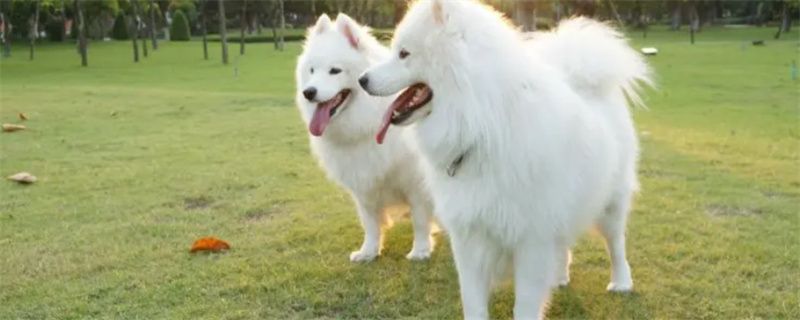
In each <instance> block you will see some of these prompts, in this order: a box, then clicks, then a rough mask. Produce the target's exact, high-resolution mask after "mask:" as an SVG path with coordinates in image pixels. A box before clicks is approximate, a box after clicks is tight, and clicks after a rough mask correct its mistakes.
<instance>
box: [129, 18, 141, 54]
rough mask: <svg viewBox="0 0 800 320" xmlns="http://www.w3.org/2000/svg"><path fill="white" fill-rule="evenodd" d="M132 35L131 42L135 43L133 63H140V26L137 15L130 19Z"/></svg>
mask: <svg viewBox="0 0 800 320" xmlns="http://www.w3.org/2000/svg"><path fill="white" fill-rule="evenodd" d="M129 19H130V22H129V23H130V25H131V27H130V30H131V32H130V34H131V42H132V43H133V62H139V37H138V34H139V30H138V29H139V26H138V25H137V23H136V14H134V15H133V17H130V18H129Z"/></svg>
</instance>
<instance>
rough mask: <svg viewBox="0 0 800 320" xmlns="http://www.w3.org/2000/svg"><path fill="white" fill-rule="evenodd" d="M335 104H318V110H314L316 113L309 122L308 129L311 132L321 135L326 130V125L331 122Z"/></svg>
mask: <svg viewBox="0 0 800 320" xmlns="http://www.w3.org/2000/svg"><path fill="white" fill-rule="evenodd" d="M334 106H335V104H334V103H320V104H319V105H317V110H314V115H313V116H312V117H311V123H309V124H308V131H309V132H311V134H313V135H314V136H317V137H319V136H321V135H322V133H323V132H325V127H327V126H328V123H329V122H331V109H332V108H333V107H334Z"/></svg>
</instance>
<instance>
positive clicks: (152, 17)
mask: <svg viewBox="0 0 800 320" xmlns="http://www.w3.org/2000/svg"><path fill="white" fill-rule="evenodd" d="M156 30H158V29H156V3H155V1H153V0H150V28H148V31H149V32H150V42H151V43H152V44H153V51H156V50H158V39H157V36H156Z"/></svg>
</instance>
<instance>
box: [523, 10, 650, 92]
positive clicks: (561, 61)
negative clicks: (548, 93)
mask: <svg viewBox="0 0 800 320" xmlns="http://www.w3.org/2000/svg"><path fill="white" fill-rule="evenodd" d="M528 42H529V44H530V46H531V47H533V48H534V50H537V51H538V52H539V53H540V54H541V55H542V56H543V57H544V58H545V60H546V61H547V62H548V63H552V64H554V65H555V66H556V67H558V68H559V69H561V70H562V71H564V73H565V74H566V77H567V80H568V81H569V82H570V84H572V85H573V86H574V87H575V88H576V89H579V90H580V91H581V92H584V93H588V94H591V95H596V96H597V97H606V96H608V95H609V94H616V93H618V92H619V91H620V90H621V91H622V93H623V94H625V96H627V97H628V100H629V101H630V103H631V104H633V105H634V106H641V107H644V102H643V101H642V98H641V95H640V93H641V91H642V89H643V87H644V86H650V87H653V86H654V83H653V80H652V77H651V71H650V67H649V66H648V65H647V62H645V60H644V57H643V56H642V54H640V53H639V52H637V51H635V50H634V49H633V48H631V47H630V45H628V42H627V40H626V39H625V38H624V37H623V35H622V34H621V33H619V32H618V31H616V30H615V29H614V28H612V27H610V26H608V25H606V24H604V23H601V22H598V21H595V20H592V19H587V18H581V17H578V18H572V19H568V20H565V21H563V22H561V23H559V25H558V28H556V29H555V30H554V31H551V32H536V33H532V34H530V36H529V41H528Z"/></svg>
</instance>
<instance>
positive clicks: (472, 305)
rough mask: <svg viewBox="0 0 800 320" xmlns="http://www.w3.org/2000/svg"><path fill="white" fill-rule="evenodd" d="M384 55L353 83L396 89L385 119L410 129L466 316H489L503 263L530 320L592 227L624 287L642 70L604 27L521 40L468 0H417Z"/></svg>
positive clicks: (521, 314)
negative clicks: (635, 105) (633, 111)
mask: <svg viewBox="0 0 800 320" xmlns="http://www.w3.org/2000/svg"><path fill="white" fill-rule="evenodd" d="M391 52H392V54H391V56H390V57H388V58H387V59H385V60H384V61H383V62H381V63H380V64H377V65H375V66H373V67H371V68H370V69H369V70H367V71H366V72H365V73H364V74H363V76H362V77H361V78H360V79H359V82H360V84H361V85H362V87H363V88H365V89H366V91H367V92H369V93H370V94H374V95H379V96H388V95H392V94H394V93H396V92H398V91H400V90H402V89H404V88H405V91H404V92H403V93H401V94H400V95H399V96H397V99H396V100H395V101H394V102H392V104H391V106H390V107H389V110H388V111H387V112H386V114H385V115H384V126H383V127H382V129H381V131H380V132H379V134H378V140H379V141H380V140H381V139H383V138H384V135H385V134H386V132H387V130H388V127H389V125H390V124H395V125H399V126H409V129H410V131H409V132H408V133H409V134H410V136H411V140H412V142H413V143H414V147H415V149H416V150H417V152H418V153H419V154H420V155H421V157H422V163H423V166H424V170H425V178H426V181H427V182H428V183H429V186H430V190H431V192H432V195H433V199H434V203H435V210H434V211H435V212H436V214H437V218H438V219H439V221H440V222H441V223H442V225H443V227H444V229H445V230H446V231H447V232H448V233H449V234H450V238H451V244H452V248H453V253H454V256H455V262H456V267H457V269H458V276H459V283H460V286H461V298H462V303H463V307H464V315H465V317H466V318H468V319H485V318H487V317H488V306H487V305H488V301H489V295H490V289H491V286H492V282H493V280H496V279H497V277H498V276H502V275H503V273H504V272H505V271H506V270H507V269H512V270H513V271H514V282H515V304H514V317H515V318H517V319H535V318H542V317H543V315H544V313H545V311H546V305H547V301H548V299H549V296H550V291H551V288H553V287H554V286H556V285H558V284H562V285H565V284H566V283H567V282H568V281H569V271H568V268H569V263H570V253H569V248H570V247H571V246H572V245H573V244H574V243H575V241H576V238H578V237H579V236H580V235H581V234H582V233H583V232H584V231H585V230H587V229H588V228H590V227H591V226H592V225H596V226H597V227H598V229H599V231H600V233H601V234H602V235H603V236H604V237H605V239H606V241H607V248H608V252H609V254H610V256H611V263H612V266H611V282H610V284H609V285H608V290H610V291H629V290H632V288H633V280H632V279H631V270H630V267H629V265H628V262H627V260H626V257H625V224H626V220H627V216H628V211H629V207H630V204H631V198H632V196H633V194H634V192H635V191H636V189H637V178H636V162H637V157H638V142H637V138H636V133H635V130H634V127H633V123H632V120H631V116H630V111H629V110H628V101H626V95H627V96H628V98H629V99H631V101H634V102H640V101H641V100H639V98H638V95H637V89H638V85H637V83H638V82H639V81H644V82H645V83H649V72H648V67H647V65H646V64H645V63H644V62H643V60H642V59H641V57H640V56H639V55H638V54H637V53H636V52H635V51H633V50H632V49H631V48H630V47H629V46H628V45H627V43H626V42H625V40H623V39H621V37H620V35H619V34H618V33H616V32H615V31H613V30H612V29H610V28H608V27H607V26H605V25H603V24H600V23H597V22H593V21H590V20H574V21H570V22H567V23H566V24H563V25H562V26H561V27H560V28H559V29H558V30H557V31H556V32H554V33H550V34H537V35H534V38H533V39H528V36H527V35H523V34H521V33H519V32H518V31H517V30H516V29H515V28H513V27H512V26H511V25H509V24H508V23H507V21H505V20H504V19H503V18H502V17H501V16H500V15H499V14H498V13H497V12H496V11H494V10H493V9H491V8H490V7H488V6H484V5H482V4H479V3H477V2H475V1H446V0H427V1H425V0H423V1H419V2H417V3H416V4H415V5H413V6H412V7H411V8H410V9H409V11H408V13H407V14H406V16H405V18H404V19H403V21H402V22H401V23H400V24H399V25H398V27H397V29H396V32H395V37H394V39H393V42H392V47H391Z"/></svg>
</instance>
